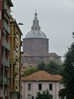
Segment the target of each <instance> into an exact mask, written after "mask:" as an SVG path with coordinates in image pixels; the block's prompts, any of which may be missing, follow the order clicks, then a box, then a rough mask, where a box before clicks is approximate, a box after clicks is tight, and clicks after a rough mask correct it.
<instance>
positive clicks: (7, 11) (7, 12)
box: [3, 4, 10, 17]
mask: <svg viewBox="0 0 74 99" xmlns="http://www.w3.org/2000/svg"><path fill="white" fill-rule="evenodd" d="M3 10H4V11H5V12H6V14H7V16H8V17H10V9H9V8H8V6H7V4H4V6H3Z"/></svg>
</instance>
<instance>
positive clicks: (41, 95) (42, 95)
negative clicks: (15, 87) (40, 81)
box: [36, 90, 52, 99]
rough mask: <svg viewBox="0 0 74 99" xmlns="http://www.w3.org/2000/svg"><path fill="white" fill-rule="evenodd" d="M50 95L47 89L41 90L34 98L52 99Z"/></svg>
mask: <svg viewBox="0 0 74 99" xmlns="http://www.w3.org/2000/svg"><path fill="white" fill-rule="evenodd" d="M51 97H52V96H51V95H50V93H49V91H48V90H46V91H43V92H41V93H40V92H38V93H37V97H36V99H52V98H51Z"/></svg>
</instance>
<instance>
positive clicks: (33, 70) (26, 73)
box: [23, 67, 38, 77]
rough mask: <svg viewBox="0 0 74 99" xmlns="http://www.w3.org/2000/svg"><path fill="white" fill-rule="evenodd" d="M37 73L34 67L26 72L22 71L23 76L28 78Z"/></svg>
mask: <svg viewBox="0 0 74 99" xmlns="http://www.w3.org/2000/svg"><path fill="white" fill-rule="evenodd" d="M36 71H38V69H37V68H36V67H29V68H28V69H27V70H26V71H24V74H23V76H24V77H25V76H28V75H30V74H32V73H34V72H36Z"/></svg>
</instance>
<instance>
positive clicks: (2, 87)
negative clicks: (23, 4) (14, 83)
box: [0, 0, 13, 99]
mask: <svg viewBox="0 0 74 99" xmlns="http://www.w3.org/2000/svg"><path fill="white" fill-rule="evenodd" d="M12 6H13V4H12V1H11V0H0V99H8V96H9V91H8V89H9V79H8V70H9V66H10V62H9V52H10V7H12Z"/></svg>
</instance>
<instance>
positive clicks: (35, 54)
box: [22, 13, 61, 66]
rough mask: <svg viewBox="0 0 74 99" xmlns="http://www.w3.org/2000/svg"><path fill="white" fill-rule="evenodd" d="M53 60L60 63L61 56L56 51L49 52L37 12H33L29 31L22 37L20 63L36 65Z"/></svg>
mask: <svg viewBox="0 0 74 99" xmlns="http://www.w3.org/2000/svg"><path fill="white" fill-rule="evenodd" d="M50 61H54V62H56V63H59V64H61V57H60V56H58V55H57V54H56V53H49V39H48V38H47V36H46V35H45V34H44V33H43V32H42V31H41V27H40V26H39V20H38V18H37V13H35V16H34V20H33V25H32V27H31V31H30V32H28V33H27V34H26V36H25V38H24V39H23V55H22V64H23V66H27V65H38V64H39V63H40V62H45V63H49V62H50Z"/></svg>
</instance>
